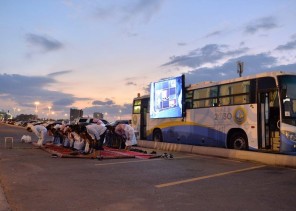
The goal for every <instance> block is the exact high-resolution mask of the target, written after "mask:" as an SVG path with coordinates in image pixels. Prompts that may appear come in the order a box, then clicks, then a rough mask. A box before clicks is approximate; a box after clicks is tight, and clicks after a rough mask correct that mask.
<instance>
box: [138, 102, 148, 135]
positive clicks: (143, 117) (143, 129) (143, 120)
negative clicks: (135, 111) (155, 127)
mask: <svg viewBox="0 0 296 211" xmlns="http://www.w3.org/2000/svg"><path fill="white" fill-rule="evenodd" d="M148 102H149V99H143V100H142V102H141V112H140V139H142V140H146V138H147V113H148Z"/></svg>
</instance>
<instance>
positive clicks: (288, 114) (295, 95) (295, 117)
mask: <svg viewBox="0 0 296 211" xmlns="http://www.w3.org/2000/svg"><path fill="white" fill-rule="evenodd" d="M279 83H280V84H279V85H280V87H281V90H282V103H283V111H282V112H283V122H284V123H287V124H291V125H296V92H295V90H296V76H294V75H285V76H279Z"/></svg>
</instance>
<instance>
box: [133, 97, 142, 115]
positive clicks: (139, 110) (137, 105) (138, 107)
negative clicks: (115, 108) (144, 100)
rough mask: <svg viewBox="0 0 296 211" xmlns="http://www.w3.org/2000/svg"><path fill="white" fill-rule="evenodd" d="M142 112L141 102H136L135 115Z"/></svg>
mask: <svg viewBox="0 0 296 211" xmlns="http://www.w3.org/2000/svg"><path fill="white" fill-rule="evenodd" d="M140 112H141V100H135V101H134V106H133V113H134V114H139V113H140Z"/></svg>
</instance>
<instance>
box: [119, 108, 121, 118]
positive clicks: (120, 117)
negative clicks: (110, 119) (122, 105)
mask: <svg viewBox="0 0 296 211" xmlns="http://www.w3.org/2000/svg"><path fill="white" fill-rule="evenodd" d="M119 119H121V109H120V110H119Z"/></svg>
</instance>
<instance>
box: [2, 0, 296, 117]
mask: <svg viewBox="0 0 296 211" xmlns="http://www.w3.org/2000/svg"><path fill="white" fill-rule="evenodd" d="M295 11H296V1H295V0H248V1H246V0H0V37H1V39H0V46H1V49H0V108H1V109H4V110H5V111H7V110H10V112H11V113H16V114H18V113H26V114H31V113H34V112H35V104H34V102H36V101H38V102H40V104H39V105H38V115H39V116H41V117H42V116H44V117H46V115H47V113H48V112H49V111H48V110H49V109H48V106H51V107H52V108H51V112H55V114H54V115H55V118H61V117H63V116H64V115H65V114H68V115H69V110H70V108H78V109H83V110H84V114H85V115H92V113H93V112H102V113H106V114H107V115H106V116H105V118H106V119H107V120H114V119H118V118H129V119H130V116H131V103H132V100H133V98H134V97H136V96H137V93H140V94H141V95H144V94H147V88H148V86H149V84H150V83H151V82H153V81H157V80H160V79H162V78H166V77H172V76H177V75H181V74H185V81H186V84H192V83H198V82H201V81H205V80H206V81H209V80H214V81H219V80H224V79H229V78H233V77H237V76H238V75H237V72H236V69H237V67H236V65H237V61H243V62H244V65H245V66H244V67H245V72H244V73H243V75H250V74H255V73H260V72H265V71H272V70H284V71H289V72H296V21H295V20H296V12H295Z"/></svg>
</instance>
